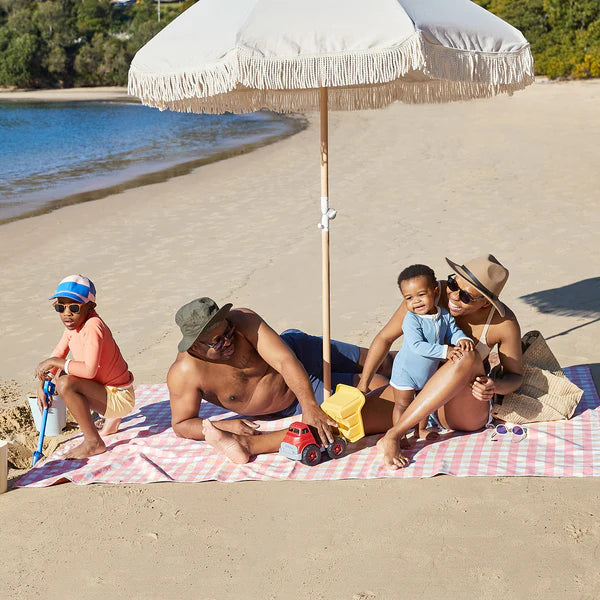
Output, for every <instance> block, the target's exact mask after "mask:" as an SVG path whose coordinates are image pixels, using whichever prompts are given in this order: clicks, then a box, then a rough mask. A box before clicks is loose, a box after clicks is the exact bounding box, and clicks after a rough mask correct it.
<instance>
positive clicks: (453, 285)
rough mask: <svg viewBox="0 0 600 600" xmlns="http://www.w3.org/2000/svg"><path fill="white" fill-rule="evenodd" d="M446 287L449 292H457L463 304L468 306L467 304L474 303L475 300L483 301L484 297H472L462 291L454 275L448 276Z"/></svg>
mask: <svg viewBox="0 0 600 600" xmlns="http://www.w3.org/2000/svg"><path fill="white" fill-rule="evenodd" d="M446 285H447V286H448V289H449V290H450V291H451V292H458V297H459V298H460V301H461V302H463V303H464V304H469V302H475V301H476V300H485V296H476V297H473V296H471V294H469V292H467V291H466V290H463V289H462V288H461V287H460V286H459V285H458V283H457V281H456V275H448V280H447V281H446Z"/></svg>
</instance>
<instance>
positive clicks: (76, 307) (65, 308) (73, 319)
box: [35, 275, 135, 459]
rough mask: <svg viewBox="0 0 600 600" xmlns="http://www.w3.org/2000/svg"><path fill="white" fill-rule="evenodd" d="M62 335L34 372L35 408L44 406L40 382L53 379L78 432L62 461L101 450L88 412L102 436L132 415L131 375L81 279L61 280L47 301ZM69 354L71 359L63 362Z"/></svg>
mask: <svg viewBox="0 0 600 600" xmlns="http://www.w3.org/2000/svg"><path fill="white" fill-rule="evenodd" d="M50 300H52V301H53V306H54V309H55V310H56V312H58V313H59V315H60V318H61V320H62V322H63V325H64V326H65V327H66V331H65V332H64V333H63V336H62V338H61V339H60V341H59V342H58V345H57V346H56V348H55V349H54V351H53V352H52V356H51V357H50V358H47V359H46V360H44V361H42V362H41V363H40V364H39V365H38V366H37V368H36V370H35V376H36V377H37V378H38V379H39V380H40V382H39V385H38V390H37V397H38V404H39V405H40V408H41V409H43V408H45V407H46V399H45V396H44V380H45V379H48V378H51V377H54V378H55V381H56V392H57V394H59V395H60V397H61V398H62V399H63V400H64V402H65V404H66V405H67V407H68V408H69V410H70V411H71V414H72V415H73V417H75V420H76V421H77V423H78V424H79V427H80V428H81V431H82V432H83V442H82V443H81V444H79V446H77V447H76V448H73V450H71V451H70V452H69V453H68V454H66V455H65V457H64V458H73V459H76V458H87V457H89V456H94V455H96V454H102V452H105V451H106V445H105V444H104V441H103V440H102V438H101V437H100V434H99V433H98V430H97V429H96V426H95V424H94V421H93V419H92V415H91V411H93V410H94V411H96V412H97V413H99V414H101V415H104V417H105V423H104V427H103V429H102V434H103V435H108V434H111V433H115V432H116V431H117V429H118V427H119V424H120V422H121V419H122V418H123V417H124V416H126V415H127V414H129V413H130V412H131V411H132V410H133V406H134V403H135V396H134V392H133V385H132V383H133V375H132V374H131V372H130V371H129V368H128V366H127V363H126V362H125V360H124V359H123V356H122V355H121V351H120V350H119V348H118V346H117V344H116V342H115V341H114V339H113V337H112V334H111V332H110V329H109V328H108V327H107V325H106V323H104V321H103V320H102V319H101V318H100V317H99V316H98V313H97V312H96V311H95V308H96V288H95V287H94V284H93V283H92V282H91V281H90V280H89V279H88V278H87V277H83V276H82V275H70V276H69V277H65V278H64V279H63V280H62V281H61V282H60V283H59V284H58V287H57V288H56V293H55V294H54V295H53V296H51V298H50ZM69 351H70V352H71V355H72V358H71V359H67V355H68V354H69Z"/></svg>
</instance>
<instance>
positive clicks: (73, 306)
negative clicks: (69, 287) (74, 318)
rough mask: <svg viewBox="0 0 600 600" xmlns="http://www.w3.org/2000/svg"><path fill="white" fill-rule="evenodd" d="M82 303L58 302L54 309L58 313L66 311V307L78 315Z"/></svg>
mask: <svg viewBox="0 0 600 600" xmlns="http://www.w3.org/2000/svg"><path fill="white" fill-rule="evenodd" d="M81 306H82V305H81V304H60V303H59V302H57V303H56V304H55V305H54V310H55V311H56V312H57V313H63V312H65V308H68V309H69V310H70V311H71V312H72V313H73V314H74V315H76V314H77V313H78V312H79V311H80V310H81Z"/></svg>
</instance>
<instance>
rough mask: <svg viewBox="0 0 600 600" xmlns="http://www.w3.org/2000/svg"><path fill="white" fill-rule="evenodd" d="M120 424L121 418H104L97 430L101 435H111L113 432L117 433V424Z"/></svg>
mask: <svg viewBox="0 0 600 600" xmlns="http://www.w3.org/2000/svg"><path fill="white" fill-rule="evenodd" d="M120 424H121V418H120V417H117V418H115V419H104V423H103V424H102V426H101V427H100V428H99V429H98V432H99V433H100V434H101V435H111V434H113V433H117V431H118V430H119V425H120Z"/></svg>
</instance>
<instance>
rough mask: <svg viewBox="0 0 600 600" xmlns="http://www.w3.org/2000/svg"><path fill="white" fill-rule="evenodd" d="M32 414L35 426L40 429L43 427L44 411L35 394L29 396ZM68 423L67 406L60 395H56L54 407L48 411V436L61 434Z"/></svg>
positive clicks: (53, 402)
mask: <svg viewBox="0 0 600 600" xmlns="http://www.w3.org/2000/svg"><path fill="white" fill-rule="evenodd" d="M27 400H28V402H29V408H31V415H32V416H33V421H34V423H35V428H36V429H37V430H38V431H39V430H40V429H41V427H42V413H41V412H40V409H39V407H38V402H37V398H36V397H35V396H27ZM66 424H67V407H66V406H65V403H64V402H63V400H62V398H61V397H60V396H54V400H53V401H52V407H51V408H50V410H49V411H48V420H47V421H46V434H45V435H46V436H49V435H50V436H52V435H60V433H61V431H62V430H63V427H64V426H65V425H66Z"/></svg>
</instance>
